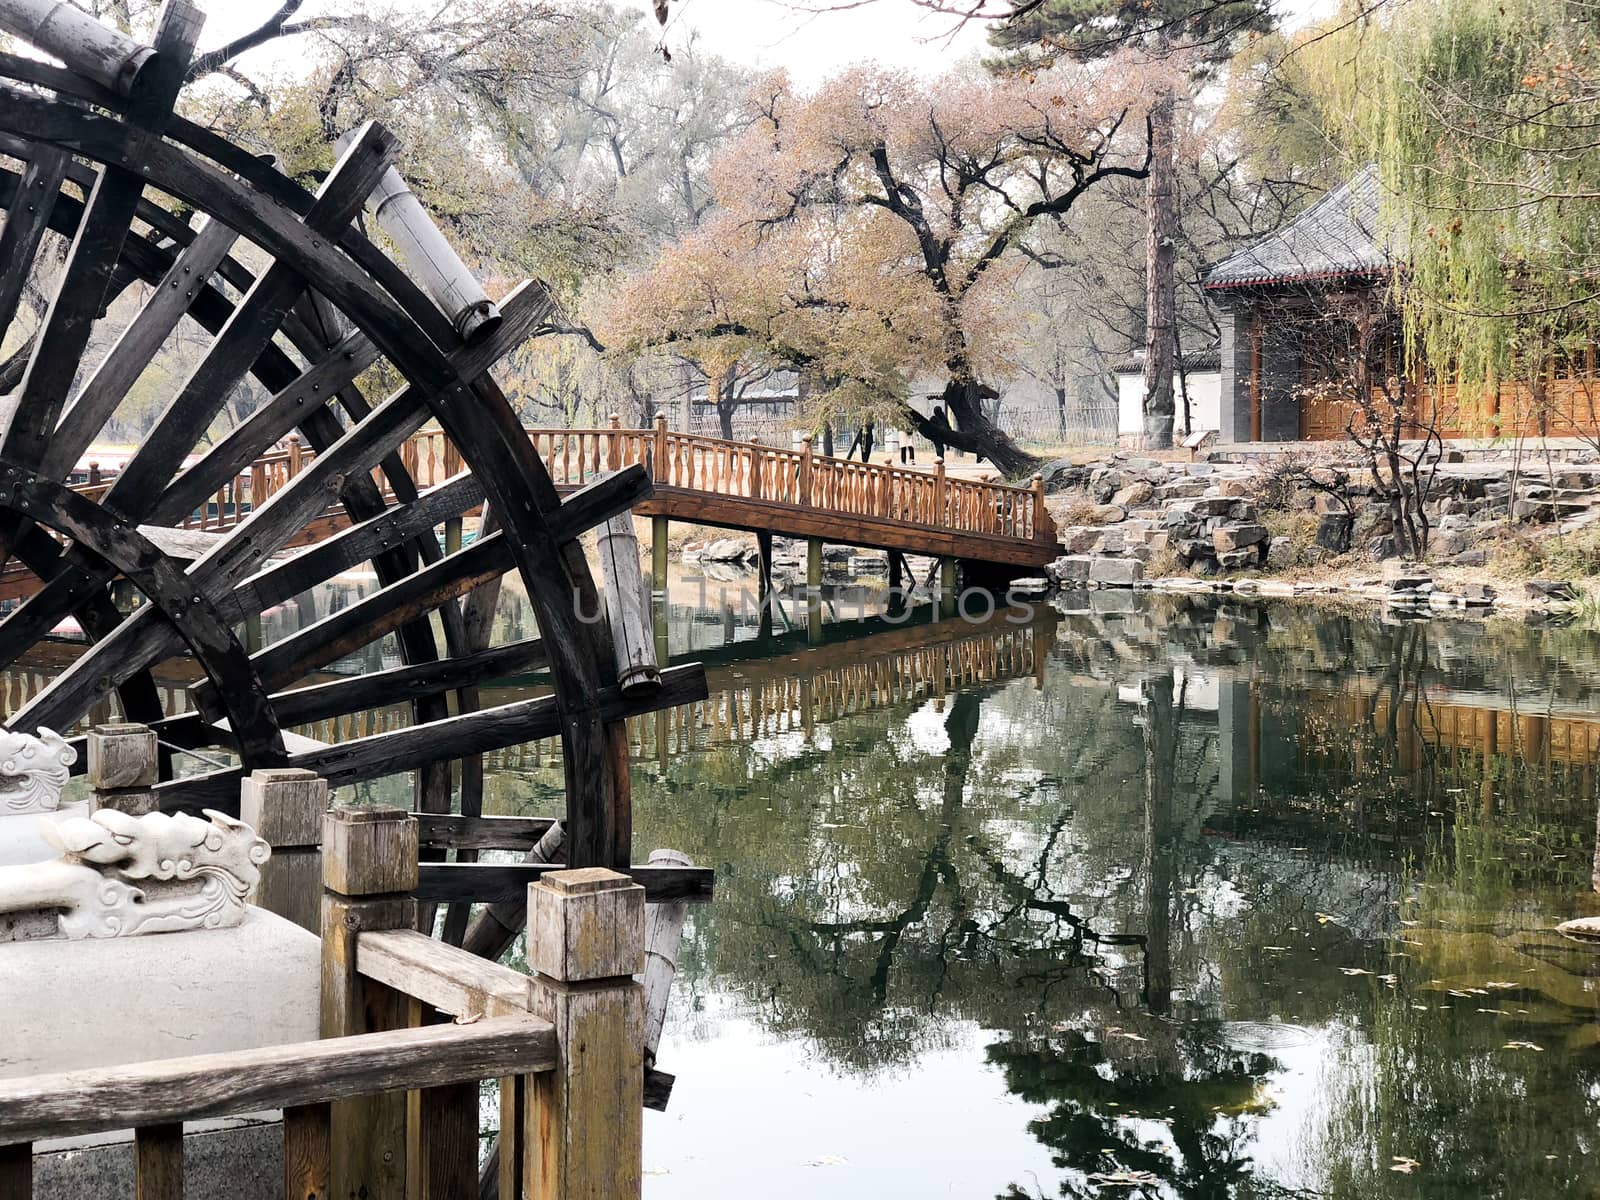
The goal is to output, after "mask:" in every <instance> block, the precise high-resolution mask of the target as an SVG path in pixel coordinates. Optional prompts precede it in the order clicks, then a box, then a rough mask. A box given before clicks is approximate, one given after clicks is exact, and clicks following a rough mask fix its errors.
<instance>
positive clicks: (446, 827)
mask: <svg viewBox="0 0 1600 1200" xmlns="http://www.w3.org/2000/svg"><path fill="white" fill-rule="evenodd" d="M555 824H556V820H555V818H554V817H469V816H462V815H459V814H456V813H429V814H427V815H421V814H419V815H418V817H417V825H418V833H419V836H420V838H421V841H422V845H423V846H424V847H426V848H431V849H434V850H517V851H522V852H524V853H525V852H527V851H529V850H532V849H533V848H534V847H535V846H537V845H538V844H539V843H540V841H541V840H543V838H544V836H545V834H547V833H549V832H550V829H551V827H552V826H553V825H555Z"/></svg>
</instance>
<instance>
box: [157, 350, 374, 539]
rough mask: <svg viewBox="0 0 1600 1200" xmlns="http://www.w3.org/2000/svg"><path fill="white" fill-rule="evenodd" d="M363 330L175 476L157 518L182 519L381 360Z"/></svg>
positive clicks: (281, 391) (160, 502) (313, 366)
mask: <svg viewBox="0 0 1600 1200" xmlns="http://www.w3.org/2000/svg"><path fill="white" fill-rule="evenodd" d="M377 357H378V354H377V351H376V350H375V349H374V348H373V345H372V343H371V341H369V340H368V339H367V338H366V336H365V335H363V334H361V333H351V334H349V335H347V336H346V337H345V338H344V339H343V340H342V341H340V342H339V343H338V344H337V345H335V346H334V347H332V348H331V349H330V350H328V352H327V353H326V354H325V355H323V356H322V357H321V358H320V359H318V360H317V361H316V362H315V363H314V364H313V365H312V366H311V367H310V368H308V369H307V370H306V371H305V372H303V373H302V374H301V375H299V376H297V377H296V378H295V380H294V381H293V382H292V383H290V384H289V385H288V386H287V387H284V388H281V389H280V390H279V391H278V392H277V393H276V394H274V395H273V396H271V397H270V398H269V399H267V400H266V401H265V402H264V403H262V404H261V406H260V407H258V408H257V409H256V410H255V412H253V413H251V414H250V416H249V417H247V418H246V419H245V420H244V421H243V422H241V423H240V424H239V425H237V426H235V427H234V428H233V429H231V430H229V431H228V433H226V434H225V435H224V436H223V437H222V438H220V439H219V440H218V441H217V443H216V444H215V445H214V446H212V447H211V449H209V450H207V451H206V453H205V455H204V457H202V458H201V459H200V460H199V461H198V462H196V463H194V464H193V465H192V466H190V467H188V468H186V469H185V470H184V471H183V473H182V474H181V475H179V476H178V477H177V478H176V479H175V480H173V481H172V485H171V486H170V487H169V488H167V490H166V491H165V492H164V493H163V494H162V496H161V499H160V501H159V502H158V503H157V504H156V505H155V507H154V508H153V509H152V510H151V512H150V519H151V520H152V521H167V522H176V521H181V520H182V519H183V518H184V517H185V516H187V515H188V514H189V513H190V512H192V511H193V510H194V509H195V508H196V507H198V506H199V505H200V504H203V503H204V502H205V501H206V500H207V499H208V498H209V497H210V496H212V495H214V494H215V493H216V491H217V489H218V488H220V487H221V486H222V485H223V484H225V483H226V482H227V481H228V480H230V479H236V478H238V476H239V474H240V472H242V471H245V470H247V469H249V467H250V464H251V463H253V462H255V461H256V459H258V458H260V457H261V455H263V454H264V453H266V451H267V449H268V448H269V447H271V446H272V445H273V444H274V443H276V442H277V441H278V440H279V439H280V438H282V437H283V436H284V435H285V434H287V433H288V432H289V431H290V430H292V429H293V428H294V427H295V426H296V425H299V424H301V423H302V422H304V421H305V420H307V419H308V417H309V415H310V414H311V413H312V412H313V411H315V409H317V408H319V407H322V406H324V405H326V404H327V403H328V401H329V399H331V398H332V397H333V396H334V394H335V393H337V392H338V391H339V389H340V388H342V387H344V386H345V385H346V384H348V383H350V382H351V381H352V380H354V379H356V378H357V377H358V376H359V375H360V374H361V372H363V371H365V370H366V369H367V368H368V367H370V366H371V365H372V364H373V363H374V362H376V361H377Z"/></svg>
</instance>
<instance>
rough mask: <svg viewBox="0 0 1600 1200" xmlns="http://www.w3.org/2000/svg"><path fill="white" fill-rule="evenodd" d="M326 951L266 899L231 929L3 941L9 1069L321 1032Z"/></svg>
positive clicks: (108, 1063)
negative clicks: (322, 965)
mask: <svg viewBox="0 0 1600 1200" xmlns="http://www.w3.org/2000/svg"><path fill="white" fill-rule="evenodd" d="M320 956H321V944H320V942H319V941H318V939H317V938H316V937H315V936H313V935H312V934H310V933H308V932H307V931H306V930H304V929H301V928H300V927H299V926H297V925H295V924H294V923H292V922H290V921H286V920H284V919H283V918H282V917H278V916H275V915H273V914H272V913H268V912H264V911H262V910H261V909H256V908H252V909H250V910H249V911H248V912H247V913H246V915H245V920H244V923H243V924H241V925H238V926H236V927H234V928H232V929H207V930H200V931H196V932H188V933H162V934H150V935H147V936H143V937H128V938H107V939H103V940H88V941H71V942H69V941H62V940H54V939H53V940H49V941H26V942H0V1013H4V1014H5V1017H6V1036H5V1038H3V1039H0V1078H18V1077H21V1076H25V1075H37V1074H42V1073H45V1072H52V1071H72V1070H80V1069H85V1068H90V1067H113V1066H120V1065H124V1064H127V1063H136V1062H152V1061H156V1060H159V1059H164V1058H179V1057H188V1056H190V1055H194V1054H210V1053H216V1052H221V1051H227V1050H249V1049H255V1048H257V1047H261V1046H276V1045H283V1044H285V1043H288V1042H301V1041H313V1040H315V1039H316V1038H317V1037H318V1035H319V1032H320V1030H319V1019H318V1006H319V1002H318V972H319V968H320Z"/></svg>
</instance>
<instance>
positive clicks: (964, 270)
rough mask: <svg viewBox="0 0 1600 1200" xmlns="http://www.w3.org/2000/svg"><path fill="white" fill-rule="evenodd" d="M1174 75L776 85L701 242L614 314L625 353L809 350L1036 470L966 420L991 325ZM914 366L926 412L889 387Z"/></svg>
mask: <svg viewBox="0 0 1600 1200" xmlns="http://www.w3.org/2000/svg"><path fill="white" fill-rule="evenodd" d="M1173 70H1174V68H1173V66H1172V64H1170V63H1155V64H1152V63H1148V62H1144V61H1140V62H1134V61H1131V60H1118V61H1115V62H1109V63H1106V64H1104V65H1102V66H1097V67H1086V66H1075V65H1073V66H1063V67H1058V68H1055V69H1051V70H1046V71H1040V72H1038V73H1036V74H1033V75H1031V76H1029V77H1027V78H1005V79H994V78H988V77H983V76H961V75H954V76H950V77H947V78H944V79H931V80H930V79H922V80H919V79H913V78H910V77H908V76H905V75H901V74H893V73H888V72H883V71H879V70H873V69H867V68H861V69H856V70H853V71H850V72H847V73H846V74H844V75H841V76H839V77H838V78H836V79H834V80H832V81H831V82H829V83H827V84H825V85H823V86H822V87H821V88H819V89H818V90H817V91H816V92H815V93H814V94H813V95H810V96H805V95H802V94H800V93H798V92H796V91H795V90H794V89H793V87H792V86H791V85H790V83H789V81H788V79H787V78H786V77H783V76H778V77H775V78H774V79H773V80H771V81H770V83H769V85H768V86H766V87H764V88H762V89H760V90H759V91H758V92H757V93H756V95H755V97H754V100H753V103H754V109H753V120H752V123H751V125H750V128H749V129H748V130H746V132H745V133H744V135H743V136H742V137H741V138H740V139H738V140H737V141H736V142H734V143H733V144H732V145H731V146H730V147H729V148H728V150H727V151H726V152H725V153H724V154H723V155H722V156H721V157H720V159H719V161H718V163H717V165H716V166H715V167H714V169H713V172H712V180H713V187H714V189H715V192H716V198H717V201H718V203H719V205H720V206H721V209H722V217H721V220H720V223H719V227H718V228H719V232H717V233H715V234H713V235H711V236H709V237H707V236H706V235H704V234H701V235H696V236H695V237H693V238H691V239H689V240H688V241H687V242H685V243H682V244H680V245H679V246H676V247H673V248H671V249H669V250H668V252H667V253H666V255H665V256H664V257H663V259H662V260H661V262H660V263H658V264H657V267H656V270H655V271H653V272H652V273H651V274H650V275H649V276H647V277H646V278H644V279H642V280H640V281H638V282H636V283H635V284H634V286H633V287H632V288H630V289H629V295H628V299H627V302H626V303H625V304H624V305H623V306H622V307H623V308H624V310H625V311H626V312H627V313H628V314H629V315H630V317H631V319H632V320H633V321H634V322H635V323H636V324H639V323H642V324H643V326H644V328H643V329H642V330H641V331H640V334H639V339H640V340H645V341H654V342H656V343H660V342H664V341H676V342H686V341H696V340H698V341H704V340H705V339H708V338H712V337H739V338H744V339H747V340H748V341H749V342H750V344H751V346H752V348H757V349H761V350H764V351H766V352H772V353H777V354H780V355H783V354H787V353H789V352H791V351H795V350H798V351H800V352H801V353H802V354H815V355H820V356H821V357H822V358H823V359H824V360H825V361H826V362H827V363H828V364H829V365H830V366H831V367H832V368H833V371H832V374H833V375H834V376H835V377H836V378H838V379H840V380H846V381H858V382H862V381H872V380H876V381H878V385H877V386H875V387H874V388H871V389H868V390H869V391H870V393H871V394H872V395H873V396H874V397H876V398H877V400H878V402H880V403H881V402H882V400H883V399H884V398H885V397H889V396H893V395H894V394H895V392H896V391H897V390H898V392H899V395H898V396H897V397H896V400H897V403H896V407H895V411H894V418H895V420H896V422H897V423H898V424H900V425H901V426H902V427H904V428H908V429H912V430H915V431H916V432H918V433H921V434H922V435H923V436H925V437H927V438H929V440H931V441H934V442H936V443H940V444H943V445H948V446H953V447H955V448H956V449H959V450H966V451H969V452H971V453H974V454H977V455H980V456H982V457H984V458H987V459H988V460H989V461H991V462H993V463H994V464H995V465H996V466H998V467H999V468H1000V469H1001V470H1003V471H1005V472H1007V473H1008V474H1016V473H1020V472H1023V471H1025V470H1028V469H1030V468H1031V467H1032V465H1033V464H1034V462H1035V460H1034V459H1033V458H1032V456H1030V455H1028V454H1027V453H1025V452H1024V451H1023V450H1022V449H1021V448H1020V447H1018V446H1017V444H1016V443H1015V442H1014V441H1013V440H1012V439H1011V438H1010V437H1009V436H1008V435H1007V434H1006V433H1005V432H1003V431H1002V430H1001V429H1000V428H998V427H997V426H996V425H995V423H994V422H993V421H991V420H990V419H989V416H988V414H987V413H986V412H985V410H984V404H985V401H988V400H992V399H994V398H995V397H996V396H997V395H998V391H997V390H996V388H995V386H994V380H995V378H996V374H997V370H998V363H999V362H1000V361H1001V360H1003V358H1004V348H1003V346H1002V345H1000V343H1002V342H1003V340H1004V336H1005V330H1004V329H1003V328H998V323H997V321H996V320H995V313H996V311H997V310H1000V309H1002V308H1004V307H1005V304H1004V299H1005V293H1006V290H1007V288H1008V287H1009V286H1010V284H1011V282H1012V280H1013V278H1014V273H1015V272H1016V271H1017V270H1019V269H1020V268H1021V265H1022V264H1023V263H1024V262H1025V261H1026V259H1025V256H1024V253H1023V251H1024V248H1025V246H1026V244H1027V241H1028V239H1029V238H1030V236H1032V235H1034V234H1035V233H1036V232H1037V231H1038V230H1039V229H1040V227H1041V226H1044V225H1046V224H1047V223H1052V224H1053V223H1063V222H1068V221H1069V220H1070V218H1071V215H1072V212H1073V209H1074V206H1075V205H1077V204H1078V203H1079V202H1080V200H1082V199H1083V197H1084V196H1085V195H1087V194H1089V193H1091V192H1092V191H1093V189H1095V187H1096V186H1097V185H1099V184H1102V183H1104V182H1105V181H1107V180H1111V179H1116V178H1142V177H1143V176H1144V174H1145V172H1146V169H1147V156H1148V110H1149V104H1148V96H1149V95H1150V94H1151V93H1152V92H1155V93H1157V94H1159V92H1160V91H1161V89H1162V87H1164V86H1168V85H1170V80H1171V75H1172V72H1173ZM697 258H699V259H700V262H699V266H698V268H697V269H695V270H686V260H688V262H689V263H690V264H691V265H692V263H693V261H694V260H695V259H697ZM724 271H726V274H723V273H722V272H724ZM686 275H688V276H697V277H699V278H700V279H702V280H703V285H702V286H684V285H683V282H682V281H683V279H684V278H685V276H686ZM713 275H716V278H712V276H713ZM735 312H737V314H738V319H732V317H731V314H733V313H735ZM652 324H653V325H654V328H653V330H652V329H650V326H651V325H652ZM841 331H843V332H844V333H846V334H848V335H849V337H848V338H847V339H845V340H841V337H840V333H841ZM931 372H937V373H938V375H939V376H940V378H941V379H942V384H941V385H940V386H939V390H938V392H937V393H936V394H935V395H934V397H933V399H934V407H933V409H932V411H931V412H929V413H924V412H921V411H919V410H918V409H917V408H916V407H914V406H913V405H912V404H911V403H910V398H909V396H907V395H906V394H905V393H906V386H907V385H906V383H905V381H906V380H910V379H915V378H917V377H919V376H920V375H923V374H925V373H931ZM896 379H898V380H899V382H898V384H895V383H894V380H896Z"/></svg>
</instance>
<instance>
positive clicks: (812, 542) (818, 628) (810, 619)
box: [806, 538, 822, 643]
mask: <svg viewBox="0 0 1600 1200" xmlns="http://www.w3.org/2000/svg"><path fill="white" fill-rule="evenodd" d="M806 640H807V641H809V642H812V643H816V642H819V641H821V640H822V539H821V538H807V539H806Z"/></svg>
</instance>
